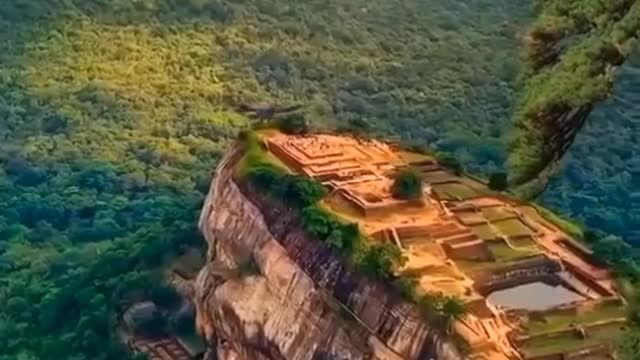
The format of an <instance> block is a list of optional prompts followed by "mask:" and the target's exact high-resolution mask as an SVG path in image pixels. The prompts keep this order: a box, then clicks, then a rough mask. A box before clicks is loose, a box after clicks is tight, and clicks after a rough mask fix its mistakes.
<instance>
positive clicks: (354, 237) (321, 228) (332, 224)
mask: <svg viewBox="0 0 640 360" xmlns="http://www.w3.org/2000/svg"><path fill="white" fill-rule="evenodd" d="M302 224H303V226H304V228H305V230H306V231H307V232H308V233H310V234H312V235H314V236H315V237H317V238H318V239H320V240H322V241H324V242H325V243H326V244H327V245H329V247H331V248H333V249H336V250H339V251H341V252H342V253H343V254H345V255H347V256H350V255H351V254H352V253H353V251H354V249H356V247H357V246H358V243H359V240H360V236H361V234H360V230H359V229H358V225H357V224H352V223H349V224H345V223H343V222H341V221H340V220H338V219H337V218H336V217H335V216H334V215H332V214H331V213H329V212H328V211H326V210H324V209H323V208H321V207H319V206H317V205H311V206H307V207H305V208H304V209H303V210H302Z"/></svg>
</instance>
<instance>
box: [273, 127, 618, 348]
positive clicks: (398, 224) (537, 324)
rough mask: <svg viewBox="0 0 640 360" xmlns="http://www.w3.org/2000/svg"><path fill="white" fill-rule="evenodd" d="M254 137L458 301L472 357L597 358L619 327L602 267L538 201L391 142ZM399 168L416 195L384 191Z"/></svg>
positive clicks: (425, 280)
mask: <svg viewBox="0 0 640 360" xmlns="http://www.w3.org/2000/svg"><path fill="white" fill-rule="evenodd" d="M262 140H263V141H264V144H265V147H266V148H267V149H268V150H269V151H270V152H271V153H272V154H273V155H274V156H275V157H277V158H278V159H279V160H280V161H282V162H283V163H284V164H286V166H288V167H289V168H290V170H291V171H293V172H296V173H300V174H304V175H306V176H309V177H312V178H314V179H317V180H319V181H321V182H322V183H323V184H324V185H325V186H327V188H328V189H330V194H329V196H327V198H326V199H324V201H323V203H324V205H325V206H326V208H328V209H330V210H332V211H333V212H335V213H336V214H337V215H338V216H340V217H342V218H344V219H345V220H348V221H352V222H357V223H358V225H359V227H360V229H361V230H362V231H363V232H364V233H365V234H367V235H368V236H369V238H370V239H372V241H382V242H389V243H392V244H395V245H396V246H398V247H399V248H400V249H401V250H402V252H403V254H404V256H405V257H406V258H407V263H406V265H405V267H404V268H403V269H398V271H399V272H403V273H405V274H410V275H411V276H414V277H416V279H417V280H418V283H419V284H421V286H422V287H423V288H424V290H425V291H428V292H434V293H441V294H444V295H446V296H456V297H458V298H460V299H462V300H463V301H464V302H465V304H466V308H467V310H468V312H467V315H466V316H465V317H464V318H463V319H461V320H460V321H459V322H458V323H456V324H455V327H454V328H455V330H456V332H457V333H458V334H459V335H460V336H461V337H463V338H464V339H465V340H466V342H467V343H468V344H470V346H471V349H472V355H471V357H472V358H475V359H543V358H544V359H547V358H556V357H557V358H558V359H560V358H562V357H570V358H575V359H580V358H584V359H587V358H594V357H595V358H598V357H599V356H601V355H602V354H603V353H605V354H606V353H607V352H609V351H611V348H610V344H611V340H612V339H613V338H614V337H615V336H617V335H616V334H618V333H619V330H620V329H621V328H624V316H622V315H621V314H622V313H624V305H623V303H622V301H621V298H620V296H619V294H618V293H617V291H616V289H615V288H613V285H612V284H613V283H614V282H613V281H612V278H611V275H610V274H609V272H608V271H607V269H605V268H602V267H600V266H599V265H598V264H596V262H595V261H593V260H592V258H591V254H590V253H589V250H588V249H586V248H584V246H581V245H580V244H579V243H577V242H576V240H575V239H572V238H571V237H570V236H569V235H568V234H565V233H563V232H562V231H561V230H560V229H559V228H558V227H557V226H555V225H554V224H553V222H552V221H549V220H547V219H546V218H545V217H544V216H543V215H542V214H540V213H539V212H538V211H537V210H536V208H535V207H533V206H530V205H529V204H523V203H520V202H518V201H516V200H514V199H511V198H509V197H507V196H504V195H503V194H498V193H494V192H492V191H490V190H489V189H488V188H487V187H486V185H485V184H484V183H482V182H481V181H478V180H476V179H472V178H468V177H464V176H462V177H461V176H456V175H454V174H453V173H452V172H450V171H449V170H448V169H446V168H444V167H443V166H440V165H439V164H438V163H437V161H436V159H434V158H433V157H430V156H428V155H424V154H417V153H412V152H410V151H406V150H402V149H401V148H400V147H398V146H396V145H394V144H387V143H382V142H378V141H367V140H361V139H354V138H350V137H345V136H339V135H330V134H326V135H323V134H317V135H305V136H289V135H285V134H281V133H278V132H274V131H269V132H268V133H264V134H262ZM406 167H412V168H414V169H415V170H416V171H418V172H419V173H421V174H422V179H423V183H424V189H425V191H424V193H423V196H422V198H421V199H419V201H404V200H399V199H395V198H394V197H393V196H392V194H391V189H390V188H391V185H392V184H393V176H394V174H395V173H397V171H398V170H399V169H402V168H406ZM520 289H521V290H520ZM531 289H534V292H528V291H530V290H531ZM537 294H541V295H537ZM542 294H546V295H542ZM540 296H550V297H552V299H550V300H551V301H548V302H543V301H541V299H540ZM547 300H549V299H547ZM570 318H571V319H575V320H574V321H568V320H567V319H570ZM603 329H608V330H609V331H608V332H607V331H605V330H603ZM612 329H613V330H616V331H613V330H612ZM608 333H610V335H609V334H608ZM550 356H551V357H550ZM554 356H555V357H554Z"/></svg>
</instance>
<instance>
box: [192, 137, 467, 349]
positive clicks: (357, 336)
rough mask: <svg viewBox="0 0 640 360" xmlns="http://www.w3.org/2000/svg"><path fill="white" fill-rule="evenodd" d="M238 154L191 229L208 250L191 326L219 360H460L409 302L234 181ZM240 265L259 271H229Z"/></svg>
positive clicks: (225, 165) (223, 165)
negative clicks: (194, 325) (351, 267)
mask: <svg viewBox="0 0 640 360" xmlns="http://www.w3.org/2000/svg"><path fill="white" fill-rule="evenodd" d="M240 156H241V149H239V148H238V147H237V146H236V147H233V148H232V149H230V150H229V151H228V152H227V154H226V155H225V156H224V158H223V159H222V161H221V162H220V164H219V166H218V168H217V170H216V176H215V179H214V181H213V183H212V186H211V190H210V192H209V194H208V196H207V199H206V201H205V204H204V207H203V211H202V215H201V218H200V224H199V225H200V229H201V231H202V233H203V235H204V237H205V239H206V241H207V243H208V246H209V251H208V255H207V258H208V260H207V265H206V266H205V267H204V268H203V269H202V270H201V271H200V274H199V275H198V277H197V280H196V281H195V283H194V289H193V290H194V302H195V305H196V311H197V327H198V328H199V330H200V331H201V332H202V333H203V334H204V335H205V336H206V338H207V341H208V342H209V343H210V344H215V345H216V348H217V354H216V355H217V358H219V359H238V360H240V359H245V360H253V359H258V360H259V359H270V360H271V359H273V360H281V359H282V360H325V359H327V360H329V359H336V360H337V359H341V360H342V359H344V360H347V359H381V360H386V359H389V360H396V359H398V360H399V359H443V360H458V359H462V356H461V355H460V354H459V352H458V351H457V350H456V348H455V346H454V345H453V343H452V342H450V341H449V340H445V338H444V337H442V335H441V334H440V333H439V332H437V331H436V330H434V328H433V327H431V326H430V325H429V324H427V323H425V322H424V321H423V320H422V318H421V317H420V315H419V313H418V311H417V309H416V308H415V307H414V306H413V305H411V304H409V303H406V302H404V301H402V300H401V299H400V298H399V297H398V296H396V295H394V293H393V292H392V291H390V289H389V288H388V287H387V286H386V285H385V284H381V283H379V282H377V281H373V280H370V279H367V278H364V277H362V276H360V275H358V274H355V273H353V271H351V270H349V269H348V268H347V267H346V266H345V265H344V264H343V262H342V261H340V258H339V257H338V256H337V255H336V254H333V253H332V252H331V251H330V249H328V248H326V247H325V246H324V245H323V244H322V243H320V242H319V241H315V240H314V239H312V238H310V237H309V236H308V235H307V234H306V233H304V232H303V231H302V229H301V228H300V226H299V225H298V224H297V223H296V221H297V219H296V216H295V214H291V211H287V209H281V208H278V207H277V206H275V205H274V204H269V202H268V201H267V199H265V198H263V197H261V196H260V195H259V194H256V193H255V192H251V191H250V190H249V189H246V188H245V187H243V185H242V184H238V183H236V182H235V181H234V180H233V179H232V172H233V166H234V165H235V163H236V162H237V161H238V159H239V157H240ZM247 261H253V262H254V263H255V264H256V265H257V268H258V270H259V271H257V272H255V274H246V273H244V274H242V273H239V272H237V271H235V272H234V271H232V270H231V269H236V268H238V266H240V265H241V264H243V263H246V262H247ZM208 356H211V357H210V358H212V359H213V358H214V357H213V354H208Z"/></svg>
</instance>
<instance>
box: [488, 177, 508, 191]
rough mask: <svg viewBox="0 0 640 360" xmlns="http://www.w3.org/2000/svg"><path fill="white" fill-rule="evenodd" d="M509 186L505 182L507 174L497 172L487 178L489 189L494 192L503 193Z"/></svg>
mask: <svg viewBox="0 0 640 360" xmlns="http://www.w3.org/2000/svg"><path fill="white" fill-rule="evenodd" d="M508 186H509V183H508V182H507V174H506V173H503V172H497V173H493V174H491V176H490V177H489V189H491V190H496V191H504V190H506V189H507V187H508Z"/></svg>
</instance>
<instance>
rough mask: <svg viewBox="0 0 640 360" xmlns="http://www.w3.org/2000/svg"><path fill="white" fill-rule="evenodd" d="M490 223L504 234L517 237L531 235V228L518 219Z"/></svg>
mask: <svg viewBox="0 0 640 360" xmlns="http://www.w3.org/2000/svg"><path fill="white" fill-rule="evenodd" d="M492 225H493V226H494V227H495V228H496V230H498V232H499V233H501V234H502V235H504V236H508V237H517V236H527V235H531V229H529V227H527V226H526V225H525V224H523V223H522V221H520V220H519V219H509V220H502V221H496V222H492Z"/></svg>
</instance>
